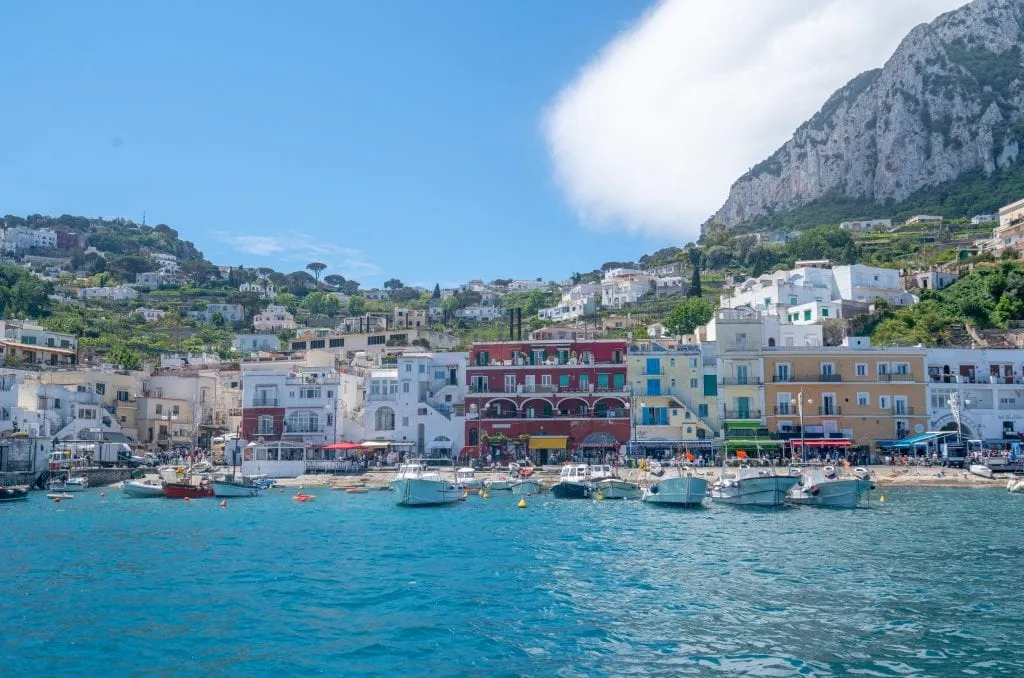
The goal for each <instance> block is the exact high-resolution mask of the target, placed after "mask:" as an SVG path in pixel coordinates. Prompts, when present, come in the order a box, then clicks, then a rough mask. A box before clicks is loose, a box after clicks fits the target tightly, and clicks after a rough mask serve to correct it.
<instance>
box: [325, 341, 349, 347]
mask: <svg viewBox="0 0 1024 678" xmlns="http://www.w3.org/2000/svg"><path fill="white" fill-rule="evenodd" d="M344 345H345V340H344V339H329V340H328V341H327V346H328V347H330V348H341V347H343V346H344Z"/></svg>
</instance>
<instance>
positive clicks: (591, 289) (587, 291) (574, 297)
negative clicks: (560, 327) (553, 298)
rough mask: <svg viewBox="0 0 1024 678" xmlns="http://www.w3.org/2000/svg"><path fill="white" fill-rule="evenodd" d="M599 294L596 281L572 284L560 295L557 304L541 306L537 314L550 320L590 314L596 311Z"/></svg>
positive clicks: (574, 318)
mask: <svg viewBox="0 0 1024 678" xmlns="http://www.w3.org/2000/svg"><path fill="white" fill-rule="evenodd" d="M600 295H601V285H599V284H597V283H584V284H581V285H574V286H573V287H571V288H569V290H568V291H567V292H565V293H564V294H563V295H562V299H561V300H560V301H559V302H558V305H556V306H552V307H550V308H542V309H540V311H539V312H538V314H537V315H538V317H540V318H541V319H542V320H550V321H552V322H565V321H569V320H578V319H580V318H582V317H583V316H585V315H592V314H593V313H596V312H597V302H598V299H599V298H600Z"/></svg>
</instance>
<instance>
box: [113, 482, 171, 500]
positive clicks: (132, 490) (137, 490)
mask: <svg viewBox="0 0 1024 678" xmlns="http://www.w3.org/2000/svg"><path fill="white" fill-rule="evenodd" d="M121 491H122V492H123V493H124V496H126V497H130V498H132V499H149V498H152V497H165V496H167V493H166V492H165V491H164V486H163V485H160V484H157V483H155V482H151V481H147V480H125V481H124V482H122V483H121Z"/></svg>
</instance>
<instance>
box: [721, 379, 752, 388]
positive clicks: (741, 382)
mask: <svg viewBox="0 0 1024 678" xmlns="http://www.w3.org/2000/svg"><path fill="white" fill-rule="evenodd" d="M722 385H723V386H760V385H761V377H722Z"/></svg>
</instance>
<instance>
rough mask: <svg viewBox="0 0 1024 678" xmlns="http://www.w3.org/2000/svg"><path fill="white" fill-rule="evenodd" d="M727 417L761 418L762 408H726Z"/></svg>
mask: <svg viewBox="0 0 1024 678" xmlns="http://www.w3.org/2000/svg"><path fill="white" fill-rule="evenodd" d="M725 418H726V419H760V418H761V410H735V409H730V408H728V407H727V408H725Z"/></svg>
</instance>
